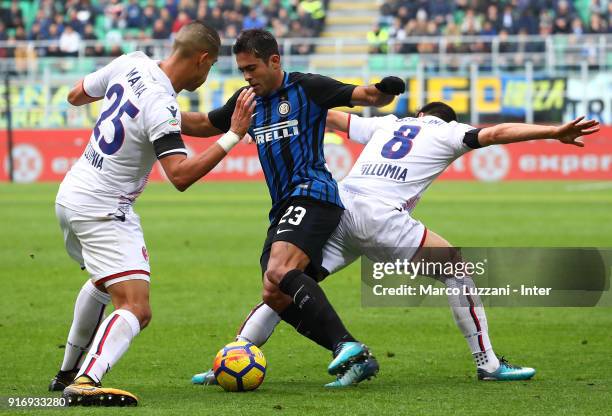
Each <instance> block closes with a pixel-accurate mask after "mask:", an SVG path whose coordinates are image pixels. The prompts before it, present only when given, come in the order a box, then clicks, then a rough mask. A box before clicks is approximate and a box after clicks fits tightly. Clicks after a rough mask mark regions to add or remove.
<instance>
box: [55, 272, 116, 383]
mask: <svg viewBox="0 0 612 416" xmlns="http://www.w3.org/2000/svg"><path fill="white" fill-rule="evenodd" d="M109 302H110V296H109V295H108V293H106V291H105V290H104V289H103V288H102V289H98V288H96V287H95V286H94V284H93V283H92V282H91V280H87V282H85V284H84V285H83V287H82V288H81V291H80V292H79V295H78V296H77V299H76V302H75V305H74V317H73V320H72V325H71V327H70V332H69V333H68V339H67V340H66V348H65V349H64V359H63V361H62V365H61V367H60V370H59V372H58V373H57V375H56V376H55V377H54V378H53V380H51V383H50V384H49V391H63V390H64V389H65V388H66V387H67V386H68V385H70V384H71V383H72V381H73V380H74V378H75V376H76V374H77V372H78V370H79V368H81V363H82V361H83V359H84V358H85V353H86V352H87V351H88V350H89V347H90V346H91V343H92V341H93V338H94V335H95V334H96V331H97V329H98V327H99V326H100V324H101V323H102V320H103V318H104V310H105V308H106V305H107V304H108V303H109Z"/></svg>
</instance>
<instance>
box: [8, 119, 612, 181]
mask: <svg viewBox="0 0 612 416" xmlns="http://www.w3.org/2000/svg"><path fill="white" fill-rule="evenodd" d="M328 134H329V137H326V145H325V154H326V156H327V161H328V165H329V167H330V169H331V170H332V172H333V173H334V176H335V177H336V178H337V179H340V178H342V177H343V176H344V175H346V173H347V172H348V171H349V169H350V168H351V166H352V165H353V163H354V162H355V160H356V159H357V156H358V155H359V152H360V151H361V149H362V145H360V144H357V143H354V142H351V141H348V140H347V139H346V138H345V136H342V135H337V134H331V133H328ZM89 135H90V131H89V130H16V131H15V132H14V134H13V136H14V148H13V159H14V164H15V170H14V174H15V180H16V181H17V182H42V181H46V182H48V181H60V180H61V179H62V178H63V177H64V175H65V174H66V172H67V171H68V169H69V168H70V166H72V164H73V163H74V162H75V161H76V160H77V159H78V158H79V157H80V155H81V153H82V152H83V149H84V148H85V145H86V144H87V142H88V140H89ZM213 141H214V139H212V138H209V139H196V138H186V139H185V142H186V143H187V146H188V147H189V149H190V150H191V151H192V152H196V153H197V152H201V151H202V150H204V149H205V148H206V147H207V146H209V145H210V144H211V143H213ZM585 143H586V147H584V148H579V147H576V146H568V145H563V144H560V143H559V142H557V141H554V140H545V141H536V142H525V143H516V144H512V145H508V146H492V147H488V148H484V149H480V150H478V151H474V152H470V153H468V154H467V155H465V156H463V157H462V158H460V159H458V160H457V161H455V163H453V164H452V165H451V166H450V167H449V168H448V169H447V171H446V172H445V173H444V174H443V175H442V176H440V179H447V180H481V181H499V180H558V179H576V180H612V127H604V128H602V130H601V131H600V132H599V133H597V134H595V135H592V136H589V137H588V138H585ZM7 153H8V152H7V143H6V132H5V131H3V132H2V133H0V161H1V163H2V169H1V171H0V181H7V180H8V157H7ZM150 179H151V180H152V181H162V180H164V178H163V175H162V174H161V172H160V169H159V165H158V164H156V166H155V167H154V169H153V172H152V174H151V177H150ZM206 180H209V181H232V180H263V173H262V170H261V166H260V164H259V159H258V157H257V149H256V147H255V145H247V144H242V143H241V144H239V145H238V146H236V147H235V148H234V149H233V150H232V151H231V153H230V154H229V156H227V157H226V158H225V159H224V160H223V161H222V162H221V164H220V165H219V166H217V168H216V169H215V170H213V171H212V172H211V173H210V174H209V175H208V176H207V177H206Z"/></svg>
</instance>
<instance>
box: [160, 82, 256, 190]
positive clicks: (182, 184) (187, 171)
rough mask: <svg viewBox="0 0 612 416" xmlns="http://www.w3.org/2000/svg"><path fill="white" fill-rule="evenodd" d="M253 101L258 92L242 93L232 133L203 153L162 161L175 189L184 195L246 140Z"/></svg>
mask: <svg viewBox="0 0 612 416" xmlns="http://www.w3.org/2000/svg"><path fill="white" fill-rule="evenodd" d="M254 99H255V93H254V92H253V90H252V89H250V88H249V89H248V90H247V89H245V90H243V91H242V92H241V93H240V96H239V97H238V101H237V103H236V108H235V109H234V113H233V114H232V123H231V127H230V130H229V131H228V132H227V133H225V134H224V135H223V136H221V138H220V139H219V140H217V142H216V143H215V144H213V145H212V146H210V147H209V148H208V149H206V150H205V151H204V152H202V153H200V154H199V155H197V156H193V157H189V158H188V157H186V156H185V155H182V154H173V155H169V156H167V157H164V158H162V159H160V160H159V161H160V163H161V165H162V168H163V169H164V172H165V173H166V176H168V179H169V180H170V182H172V184H173V185H174V186H175V187H176V189H178V190H179V191H181V192H183V191H184V190H186V189H187V188H189V187H190V186H191V185H192V184H193V183H194V182H196V181H197V180H198V179H200V178H201V177H203V176H204V175H206V174H207V173H208V172H210V171H211V170H212V169H213V168H214V167H215V166H217V164H218V163H219V162H220V161H221V160H222V159H223V158H224V157H225V155H226V154H227V153H228V152H229V151H230V150H231V149H232V147H234V146H235V145H236V144H237V143H238V142H239V141H240V140H241V139H242V137H244V135H245V134H246V132H247V130H248V129H249V126H250V125H251V116H252V115H253V111H254V109H255V101H254Z"/></svg>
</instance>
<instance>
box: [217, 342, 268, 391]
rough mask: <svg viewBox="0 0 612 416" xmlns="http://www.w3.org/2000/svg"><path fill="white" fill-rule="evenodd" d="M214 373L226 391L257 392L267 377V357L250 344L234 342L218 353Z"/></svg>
mask: <svg viewBox="0 0 612 416" xmlns="http://www.w3.org/2000/svg"><path fill="white" fill-rule="evenodd" d="M213 371H214V372H215V378H216V379H217V383H219V385H220V386H221V387H223V389H224V390H225V391H248V390H255V389H256V388H257V387H259V386H260V385H261V383H263V380H264V377H265V375H266V357H264V355H263V352H261V350H260V349H259V348H257V346H256V345H254V344H251V343H250V342H243V341H238V342H232V343H230V344H227V345H226V346H225V347H223V348H221V350H220V351H219V352H218V353H217V356H216V357H215V361H214V362H213Z"/></svg>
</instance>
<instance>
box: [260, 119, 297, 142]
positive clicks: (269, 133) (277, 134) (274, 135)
mask: <svg viewBox="0 0 612 416" xmlns="http://www.w3.org/2000/svg"><path fill="white" fill-rule="evenodd" d="M253 133H255V141H256V142H257V144H262V143H266V142H271V141H273V140H279V139H288V138H291V137H293V136H297V135H299V134H300V130H299V129H298V121H297V120H289V121H283V122H282V123H277V124H272V125H271V126H263V127H257V128H256V129H253Z"/></svg>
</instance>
